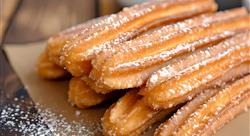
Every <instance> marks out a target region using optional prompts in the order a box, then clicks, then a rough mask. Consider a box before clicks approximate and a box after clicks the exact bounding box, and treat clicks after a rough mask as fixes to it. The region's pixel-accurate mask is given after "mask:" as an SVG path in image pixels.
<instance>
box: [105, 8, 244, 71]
mask: <svg viewBox="0 0 250 136" xmlns="http://www.w3.org/2000/svg"><path fill="white" fill-rule="evenodd" d="M237 13H238V12H235V11H227V12H219V13H216V14H212V15H211V14H209V15H201V16H199V17H195V18H192V19H188V20H185V21H183V22H179V23H175V24H171V25H167V26H164V27H161V28H158V29H156V30H154V31H151V32H148V33H145V34H144V35H142V36H139V37H138V38H136V39H134V40H132V41H128V42H125V43H123V45H122V47H121V49H120V50H119V52H118V53H117V54H116V55H115V56H113V57H112V59H115V61H113V60H112V61H107V62H116V63H114V64H113V63H112V65H110V66H109V70H110V72H112V71H118V70H122V69H134V68H137V67H139V66H140V67H143V66H146V65H147V66H148V65H152V64H153V63H156V62H158V61H160V60H168V59H170V58H171V56H173V55H175V54H177V53H180V52H183V51H187V50H190V51H192V50H193V49H195V48H197V47H198V46H199V45H202V44H205V43H209V42H211V41H216V40H217V39H221V38H224V37H228V36H231V35H233V34H234V33H235V32H236V30H237V29H234V28H231V29H229V30H224V31H223V32H221V33H219V32H218V33H214V35H211V36H206V37H203V38H202V37H201V38H200V39H195V40H194V41H192V38H193V37H191V38H190V40H189V41H185V43H183V42H182V43H179V44H176V45H171V46H174V47H171V46H170V47H168V46H164V45H166V44H167V45H168V44H169V43H168V42H167V41H169V42H170V41H171V40H173V38H175V37H178V36H187V35H192V34H193V33H196V31H198V30H199V31H201V30H200V29H202V28H204V29H205V28H207V27H209V26H211V25H212V24H215V23H217V22H224V21H227V20H231V19H233V18H236V17H238V16H244V15H245V14H244V13H243V14H237ZM162 46H164V48H160V47H162ZM151 48H153V49H154V52H150V54H145V55H140V56H138V58H132V57H131V56H133V55H132V54H136V53H138V54H140V53H143V52H147V49H151ZM158 48H159V50H161V51H159V50H157V49H158ZM153 49H152V50H153ZM163 49H164V50H165V51H164V50H163ZM118 56H124V57H126V59H120V57H118ZM121 61H122V62H121Z"/></svg>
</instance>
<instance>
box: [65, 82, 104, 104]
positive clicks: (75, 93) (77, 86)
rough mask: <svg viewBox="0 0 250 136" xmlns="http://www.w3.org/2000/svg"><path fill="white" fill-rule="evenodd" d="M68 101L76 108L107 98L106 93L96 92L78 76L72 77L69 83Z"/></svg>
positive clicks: (97, 102)
mask: <svg viewBox="0 0 250 136" xmlns="http://www.w3.org/2000/svg"><path fill="white" fill-rule="evenodd" d="M68 95H69V101H70V102H71V103H72V104H74V105H76V106H77V107H78V108H87V107H90V106H94V105H97V104H99V103H101V102H103V101H104V100H106V99H107V98H108V96H107V95H102V94H97V93H96V92H95V91H93V90H92V89H90V88H89V87H88V86H87V85H86V84H85V83H84V81H82V80H81V79H80V78H72V79H71V80H70V83H69V91H68Z"/></svg>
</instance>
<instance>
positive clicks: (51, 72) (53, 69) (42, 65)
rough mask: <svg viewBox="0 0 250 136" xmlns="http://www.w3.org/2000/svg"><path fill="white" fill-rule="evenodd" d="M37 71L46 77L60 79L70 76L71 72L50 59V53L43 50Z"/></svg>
mask: <svg viewBox="0 0 250 136" xmlns="http://www.w3.org/2000/svg"><path fill="white" fill-rule="evenodd" d="M37 73H38V74H39V76H40V77H42V78H45V79H58V78H64V77H67V76H69V73H68V72H67V71H65V70H64V69H62V68H61V67H60V66H58V65H56V64H54V63H52V62H51V61H49V57H48V54H47V53H45V52H43V53H42V54H41V55H40V57H39V60H38V63H37Z"/></svg>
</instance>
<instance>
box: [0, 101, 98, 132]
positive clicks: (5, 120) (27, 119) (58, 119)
mask: <svg viewBox="0 0 250 136" xmlns="http://www.w3.org/2000/svg"><path fill="white" fill-rule="evenodd" d="M77 114H78V113H77ZM0 118H1V119H0V126H1V127H2V129H6V130H10V132H12V133H21V134H23V135H31V136H40V135H46V136H54V135H60V136H69V135H72V136H82V135H84V136H94V135H95V134H96V133H97V132H98V131H101V128H100V125H99V124H98V125H96V124H95V125H94V124H93V127H94V129H93V130H92V129H90V128H89V126H86V124H84V122H81V123H80V122H75V121H73V122H69V121H67V120H66V118H64V117H63V116H62V115H57V114H56V113H54V112H52V111H51V110H50V109H44V108H39V106H35V107H34V106H31V107H28V108H25V109H24V108H23V107H22V105H21V104H11V105H8V106H4V107H1V109H0Z"/></svg>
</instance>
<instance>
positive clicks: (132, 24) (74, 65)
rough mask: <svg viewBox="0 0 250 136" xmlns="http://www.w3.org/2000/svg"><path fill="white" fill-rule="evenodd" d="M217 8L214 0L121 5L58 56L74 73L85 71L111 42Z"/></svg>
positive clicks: (164, 0) (123, 39)
mask: <svg viewBox="0 0 250 136" xmlns="http://www.w3.org/2000/svg"><path fill="white" fill-rule="evenodd" d="M216 9H217V5H216V3H215V2H214V1H213V0H156V1H149V2H145V3H142V4H139V5H135V6H132V7H130V8H124V9H123V10H122V11H121V12H119V13H117V14H113V15H110V16H108V17H107V18H105V19H103V20H101V21H99V22H95V23H93V24H92V25H90V26H89V27H88V28H87V29H84V30H83V31H81V32H80V33H79V34H78V36H77V38H75V39H74V40H73V41H71V42H69V43H68V44H66V45H65V46H64V48H63V49H62V53H61V57H60V60H61V62H62V64H63V65H64V66H66V68H67V70H68V71H69V72H70V73H71V74H72V75H73V76H76V77H78V76H82V75H88V73H89V71H90V69H91V62H90V61H91V59H93V58H95V57H96V55H97V54H99V53H100V52H105V51H112V48H113V47H114V46H118V45H120V44H121V43H122V42H124V41H127V40H129V39H131V38H133V37H135V36H136V35H138V34H140V33H142V32H145V31H146V30H148V29H150V28H152V27H155V26H158V25H159V24H167V23H173V22H176V21H178V20H182V19H185V18H189V17H192V16H195V15H198V14H202V13H207V12H214V11H215V10H216Z"/></svg>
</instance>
